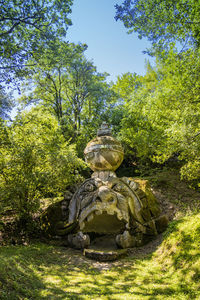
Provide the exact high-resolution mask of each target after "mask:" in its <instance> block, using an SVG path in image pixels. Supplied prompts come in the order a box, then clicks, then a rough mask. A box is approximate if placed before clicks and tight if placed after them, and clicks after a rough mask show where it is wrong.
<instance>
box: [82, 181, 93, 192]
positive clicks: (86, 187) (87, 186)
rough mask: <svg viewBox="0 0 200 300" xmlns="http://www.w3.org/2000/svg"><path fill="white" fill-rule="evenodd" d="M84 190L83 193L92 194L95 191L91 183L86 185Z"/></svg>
mask: <svg viewBox="0 0 200 300" xmlns="http://www.w3.org/2000/svg"><path fill="white" fill-rule="evenodd" d="M84 190H85V192H93V191H94V190H95V186H94V185H93V184H92V183H86V184H85V186H84Z"/></svg>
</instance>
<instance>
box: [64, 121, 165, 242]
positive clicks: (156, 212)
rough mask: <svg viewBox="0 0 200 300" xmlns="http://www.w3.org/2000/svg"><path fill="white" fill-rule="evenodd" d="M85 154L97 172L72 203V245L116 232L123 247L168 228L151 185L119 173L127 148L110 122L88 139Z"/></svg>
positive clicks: (151, 236)
mask: <svg viewBox="0 0 200 300" xmlns="http://www.w3.org/2000/svg"><path fill="white" fill-rule="evenodd" d="M84 154H85V159H86V161H87V163H88V165H89V167H90V168H91V169H92V170H93V171H94V173H93V174H92V176H91V178H90V179H87V180H85V181H84V182H83V183H82V185H81V186H80V187H79V188H78V190H77V191H76V192H75V194H74V195H73V197H72V199H71V201H70V204H69V219H68V223H67V226H66V228H67V227H68V228H70V226H71V227H72V224H77V226H76V229H75V230H74V232H73V233H71V234H69V235H68V242H69V244H70V245H71V246H73V247H75V248H85V247H89V246H90V243H91V237H92V236H95V235H97V236H99V235H112V236H114V237H115V242H116V245H117V246H118V247H119V248H130V247H134V246H141V245H142V244H144V243H145V242H146V241H148V240H150V239H151V238H153V237H154V236H156V235H157V234H158V233H160V232H162V231H164V230H165V228H166V226H167V222H168V221H167V217H166V216H165V215H162V214H161V209H160V207H159V203H158V202H157V200H156V198H155V197H154V196H153V194H152V193H151V190H150V188H148V193H147V192H145V191H143V190H142V189H141V186H140V184H139V183H138V182H137V180H134V179H133V178H127V177H122V178H118V177H117V176H116V174H115V170H116V169H117V168H118V167H119V166H120V164H121V163H122V161H123V157H124V152H123V148H122V146H121V144H120V143H119V141H117V140H116V139H114V138H113V137H112V135H111V130H110V129H109V128H108V125H107V124H106V123H103V124H102V127H101V128H100V129H99V130H98V133H97V137H96V138H95V139H93V140H92V141H91V142H89V143H88V145H87V146H86V148H85V151H84ZM147 194H148V195H147Z"/></svg>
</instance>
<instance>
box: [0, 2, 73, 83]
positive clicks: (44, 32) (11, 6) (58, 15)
mask: <svg viewBox="0 0 200 300" xmlns="http://www.w3.org/2000/svg"><path fill="white" fill-rule="evenodd" d="M72 3H73V1H72V0H63V1H59V0H53V1H52V0H44V1H39V0H36V1H33V0H30V1H28V0H26V1H24V0H4V1H1V6H0V38H1V44H0V64H1V82H2V81H4V82H7V83H9V82H10V80H11V79H12V75H13V74H17V75H20V74H22V71H23V70H24V69H25V67H26V63H27V60H29V59H30V57H32V55H33V54H34V52H41V50H42V48H43V47H45V46H47V44H48V42H49V41H52V40H54V39H55V38H56V37H58V38H61V37H63V36H65V34H66V30H67V28H68V26H69V25H71V20H70V19H69V18H68V15H69V13H71V5H72Z"/></svg>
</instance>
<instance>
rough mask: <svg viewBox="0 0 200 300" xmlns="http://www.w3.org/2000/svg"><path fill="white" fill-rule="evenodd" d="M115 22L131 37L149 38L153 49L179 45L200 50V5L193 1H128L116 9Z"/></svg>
mask: <svg viewBox="0 0 200 300" xmlns="http://www.w3.org/2000/svg"><path fill="white" fill-rule="evenodd" d="M116 10H117V12H116V17H115V18H116V20H118V19H119V20H121V21H123V23H124V26H125V27H126V28H128V29H129V33H131V32H133V31H135V32H137V33H138V36H139V38H142V37H147V38H148V39H149V40H150V41H151V42H152V45H153V48H154V49H157V50H159V51H160V50H161V49H163V48H166V47H167V48H168V46H169V44H170V43H174V42H176V41H178V42H179V43H181V44H182V45H183V46H184V47H185V46H190V45H197V46H198V47H199V46H200V30H199V28H200V27H199V25H200V21H199V20H200V5H199V1H194V0H189V1H185V0H160V1H157V0H134V1H132V0H126V1H124V2H123V4H122V5H116Z"/></svg>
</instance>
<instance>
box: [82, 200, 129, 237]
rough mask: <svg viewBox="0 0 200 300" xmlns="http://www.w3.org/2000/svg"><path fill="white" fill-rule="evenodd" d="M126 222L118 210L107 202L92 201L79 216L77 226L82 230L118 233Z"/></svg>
mask: <svg viewBox="0 0 200 300" xmlns="http://www.w3.org/2000/svg"><path fill="white" fill-rule="evenodd" d="M126 223H127V221H126V220H125V219H124V217H123V215H122V213H121V212H120V210H119V209H118V208H117V207H116V206H114V207H113V205H109V204H108V203H92V204H91V205H89V206H88V207H87V208H86V209H84V210H83V211H82V212H81V214H80V216H79V226H80V230H82V231H83V232H96V233H102V234H103V233H119V232H122V231H123V230H124V228H125V224H126Z"/></svg>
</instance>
